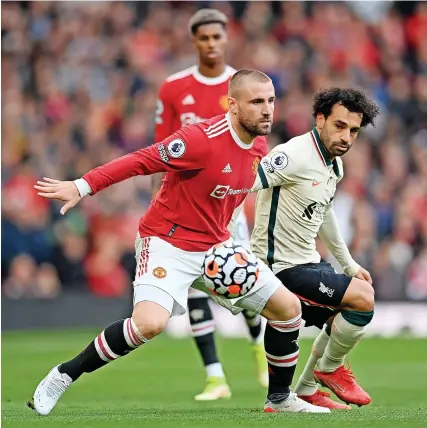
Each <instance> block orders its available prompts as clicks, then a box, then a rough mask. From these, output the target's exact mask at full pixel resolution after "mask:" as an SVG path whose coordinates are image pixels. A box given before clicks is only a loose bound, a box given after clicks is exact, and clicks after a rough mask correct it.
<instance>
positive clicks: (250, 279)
mask: <svg viewBox="0 0 427 428" xmlns="http://www.w3.org/2000/svg"><path fill="white" fill-rule="evenodd" d="M258 275H259V267H258V262H257V257H256V256H255V255H254V254H253V253H252V252H251V251H249V250H247V249H246V248H244V247H242V246H241V245H236V244H233V243H226V244H218V245H215V246H213V247H212V248H211V249H210V250H209V251H208V252H207V253H206V256H205V260H204V263H203V266H202V277H203V280H204V282H205V285H206V287H207V288H208V289H209V290H210V291H211V292H213V294H217V295H220V296H224V297H226V298H227V299H234V298H236V297H241V296H244V295H245V294H247V293H248V292H249V291H250V290H251V289H252V288H253V286H254V285H255V283H256V281H257V279H258Z"/></svg>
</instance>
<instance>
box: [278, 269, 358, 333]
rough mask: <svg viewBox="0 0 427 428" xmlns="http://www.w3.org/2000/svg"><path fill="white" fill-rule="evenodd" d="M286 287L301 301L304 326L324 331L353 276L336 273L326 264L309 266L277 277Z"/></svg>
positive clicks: (281, 273)
mask: <svg viewBox="0 0 427 428" xmlns="http://www.w3.org/2000/svg"><path fill="white" fill-rule="evenodd" d="M276 276H277V278H279V279H280V281H282V283H283V285H284V286H285V287H286V288H287V289H288V290H290V291H292V293H294V294H295V295H296V296H297V297H298V298H299V299H300V300H301V307H302V318H303V319H304V320H305V325H306V326H307V327H308V326H311V325H315V326H316V327H319V328H322V327H323V324H324V323H325V322H326V321H327V319H328V318H329V317H330V316H331V315H334V314H335V313H336V312H337V306H339V305H340V303H341V301H342V299H343V297H344V294H345V292H346V291H347V288H348V286H349V285H350V282H351V280H352V277H351V276H347V275H345V274H340V273H336V272H335V270H334V268H333V267H332V266H331V265H330V264H329V263H327V262H325V261H323V260H322V261H321V262H320V263H307V264H304V265H299V266H295V267H293V268H290V269H284V270H282V271H280V272H279V273H277V274H276Z"/></svg>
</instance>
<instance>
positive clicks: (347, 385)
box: [313, 365, 371, 406]
mask: <svg viewBox="0 0 427 428" xmlns="http://www.w3.org/2000/svg"><path fill="white" fill-rule="evenodd" d="M313 374H314V377H315V378H316V380H317V381H318V382H319V383H320V384H321V385H323V386H325V387H326V388H328V389H330V390H331V391H332V392H333V393H334V394H335V395H336V396H337V397H338V398H339V399H340V400H342V401H344V403H347V404H350V403H351V404H357V405H358V406H365V405H366V404H369V403H370V402H371V397H370V396H369V394H368V393H367V392H366V391H364V390H363V389H362V387H361V386H359V384H358V383H357V382H356V378H355V376H354V375H353V372H352V371H351V370H350V367H349V368H348V369H346V368H345V367H344V366H343V365H342V366H341V367H338V368H337V369H336V370H335V371H333V372H331V373H325V372H321V371H319V370H314V372H313Z"/></svg>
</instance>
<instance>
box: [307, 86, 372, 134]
mask: <svg viewBox="0 0 427 428" xmlns="http://www.w3.org/2000/svg"><path fill="white" fill-rule="evenodd" d="M335 104H341V105H343V106H344V107H345V108H346V109H348V110H349V111H351V112H352V113H361V114H362V123H361V125H360V126H361V127H362V128H364V127H365V126H367V125H373V126H375V118H376V117H377V116H378V115H379V114H380V109H379V107H378V106H377V105H376V104H375V103H374V101H373V100H371V99H370V98H369V97H368V96H367V95H366V94H365V93H364V92H363V91H361V90H358V89H350V88H329V89H323V90H321V91H319V92H317V93H316V94H315V95H314V104H313V117H314V118H315V119H316V117H317V115H318V114H319V113H321V114H323V115H324V116H325V118H327V117H328V116H329V115H330V114H331V112H332V107H333V106H334V105H335Z"/></svg>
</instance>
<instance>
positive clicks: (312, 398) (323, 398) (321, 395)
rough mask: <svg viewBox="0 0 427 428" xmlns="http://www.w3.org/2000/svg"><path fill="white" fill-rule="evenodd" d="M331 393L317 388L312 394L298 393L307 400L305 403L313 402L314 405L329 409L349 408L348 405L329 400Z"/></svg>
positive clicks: (302, 398)
mask: <svg viewBox="0 0 427 428" xmlns="http://www.w3.org/2000/svg"><path fill="white" fill-rule="evenodd" d="M330 396H331V395H330V394H329V393H328V392H324V391H319V390H317V391H316V392H315V393H314V394H312V395H298V397H299V398H301V400H304V401H307V403H310V404H314V405H315V406H320V407H327V408H328V409H331V410H351V407H350V406H347V405H346V404H342V403H337V402H336V401H334V400H331V399H330V398H329V397H330Z"/></svg>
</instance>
